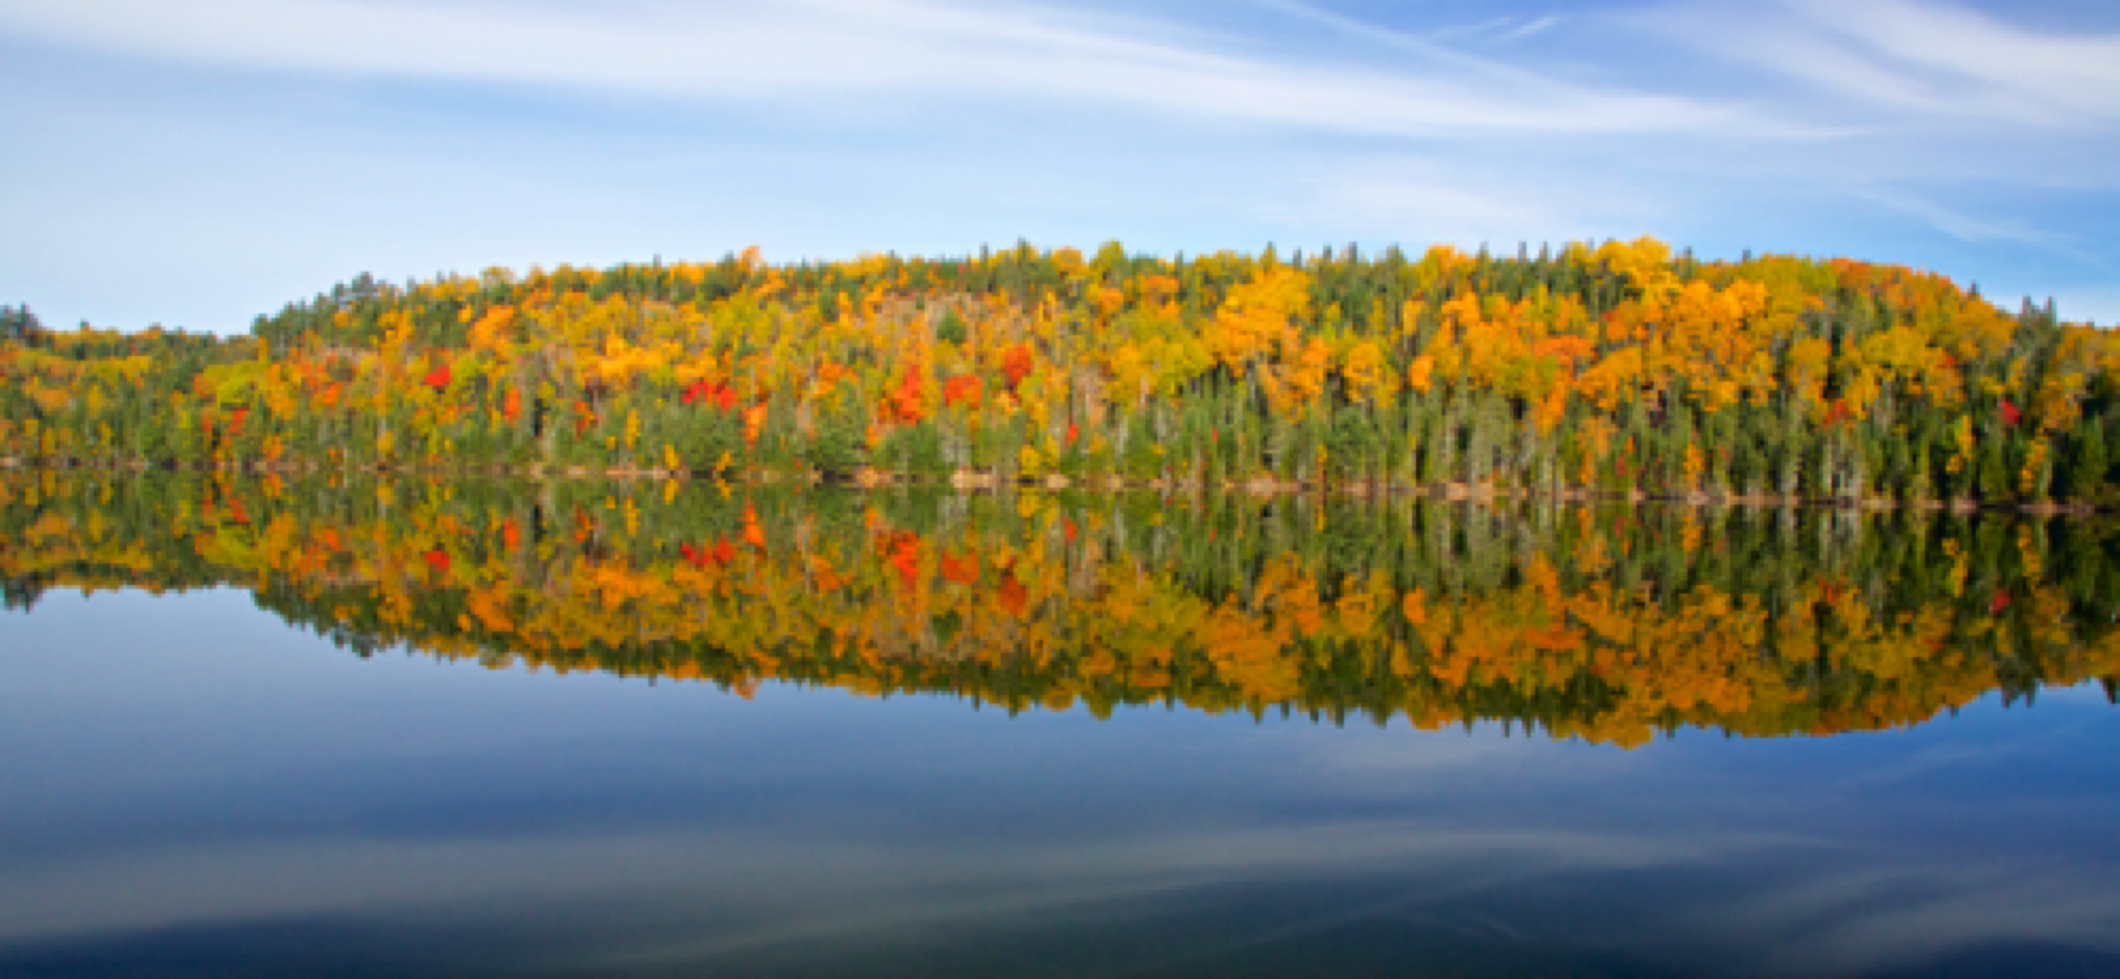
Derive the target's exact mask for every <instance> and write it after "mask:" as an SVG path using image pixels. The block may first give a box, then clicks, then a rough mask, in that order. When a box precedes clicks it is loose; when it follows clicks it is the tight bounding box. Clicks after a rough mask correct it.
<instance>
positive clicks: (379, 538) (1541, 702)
mask: <svg viewBox="0 0 2120 979" xmlns="http://www.w3.org/2000/svg"><path fill="white" fill-rule="evenodd" d="M2116 548H2120V540H2116V539H2115V536H2114V533H2113V528H2111V527H2108V526H2106V523H2105V522H2104V521H2097V520H2067V519H2048V518H2040V517H2031V516H2019V515H2015V514H1998V513H1992V512H1990V513H1949V512H1941V513H1939V512H1933V511H1926V510H1920V509H1899V510H1895V511H1891V512H1874V511H1863V510H1857V509H1852V508H1826V507H1814V508H1802V509H1797V508H1745V507H1685V506H1635V505H1628V504H1614V505H1601V506H1589V505H1578V506H1559V505H1554V504H1551V503H1546V502H1535V501H1495V502H1491V503H1480V502H1475V501H1459V502H1442V501H1432V500H1424V499H1418V498H1409V497H1385V498H1377V497H1371V498H1354V497H1347V496H1325V495H1315V494H1297V495H1288V496H1277V497H1273V498H1263V499H1262V498H1257V497H1252V496H1248V495H1245V494H1213V495H1205V496H1192V495H1176V496H1167V495H1162V494H1156V493H1148V492H1121V493H1090V492H1083V491H1074V490H1070V491H1065V492H1058V493H1054V492H1047V491H1043V490H1036V489H1026V490H1023V491H1021V492H1017V493H1011V494H962V493H954V492H951V491H948V490H946V489H941V488H922V487H898V488H886V489H880V490H875V491H872V492H868V493H856V492H852V491H848V490H842V489H836V488H830V487H826V488H822V489H814V490H812V489H803V488H800V487H756V488H752V489H749V490H746V489H743V488H740V487H734V486H729V485H721V486H717V485H714V484H713V483H710V482H706V481H678V480H664V481H660V482H655V481H648V480H542V481H536V482H524V481H520V480H493V479H488V480H463V479H440V478H418V479H403V478H397V479H390V478H375V477H369V476H354V477H347V476H344V475H340V474H330V475H319V476H303V475H293V476H281V475H277V474H274V475H267V476H264V477H256V476H249V475H242V474H234V473H214V472H208V473H199V472H181V473H129V472H112V471H98V470H74V471H67V472H54V471H45V472H41V473H32V472H26V471H19V470H18V471H15V472H0V590H4V593H5V599H6V602H7V605H8V606H9V607H11V608H15V609H26V608H28V607H30V606H32V605H34V604H35V603H37V602H38V601H39V600H40V598H41V597H42V596H43V594H44V593H45V592H46V591H47V590H50V589H83V590H86V591H88V592H90V593H93V592H95V591H97V590H108V589H147V590H150V591H153V592H156V593H162V592H169V591H185V590H191V589H199V588H208V587H229V586H232V587H237V588H242V589H246V590H248V591H249V592H251V594H252V596H253V597H254V599H255V601H256V602H257V603H258V605H259V606H260V607H262V608H264V609H267V610H269V611H271V612H274V613H276V614H277V615H279V616H281V617H282V618H284V619H286V620H287V621H289V622H291V623H293V624H296V625H298V626H300V627H303V628H306V629H310V630H314V631H315V632H317V633H318V634H321V635H324V636H327V637H329V638H330V639H332V640H333V641H335V642H336V643H338V644H339V645H340V646H341V647H343V648H346V649H349V650H351V651H353V652H354V653H358V654H359V655H362V656H370V655H378V654H382V653H384V652H386V651H389V650H393V649H405V650H409V651H412V652H416V653H419V654H422V655H430V656H435V657H442V658H447V659H452V660H463V661H468V662H473V663H478V664H483V665H485V666H487V667H491V668H523V667H528V668H530V669H532V670H549V671H557V672H561V673H565V672H570V671H601V672H607V673H616V674H621V675H626V676H632V677H645V678H652V679H655V680H658V681H662V682H676V681H700V682H708V683H713V684H716V685H719V686H720V687H722V688H724V689H727V690H731V691H734V692H736V693H740V694H744V695H746V696H748V695H749V694H750V693H751V692H752V691H753V690H755V689H756V688H757V687H758V686H759V685H760V684H762V683H766V682H774V681H780V682H789V683H795V684H800V685H813V686H820V687H828V688H836V689H841V690H845V691H849V692H852V693H855V694H857V695H861V696H891V695H898V694H933V695H942V696H949V697H959V698H966V699H968V700H970V701H972V702H973V703H975V704H986V705H992V706H997V707H999V708H1001V709H1005V710H1007V711H1010V712H1015V711H1022V710H1061V709H1067V708H1070V707H1076V706H1084V707H1087V708H1088V709H1089V710H1091V711H1093V712H1095V713H1097V714H1098V715H1100V716H1102V715H1106V714H1109V713H1110V712H1112V711H1114V710H1118V709H1124V708H1126V707H1128V706H1129V705H1167V706H1172V707H1177V706H1182V707H1184V708H1186V709H1188V710H1194V711H1201V712H1206V713H1211V714H1238V715H1251V716H1264V715H1265V714H1266V713H1268V712H1275V713H1277V714H1288V713H1296V714H1303V715H1308V716H1309V717H1311V718H1315V719H1317V720H1319V721H1321V722H1332V723H1384V722H1386V721H1388V720H1390V719H1392V718H1403V719H1405V720H1409V721H1411V722H1412V723H1413V724H1415V725H1417V726H1419V727H1422V728H1433V727H1437V726H1442V725H1453V724H1472V723H1476V722H1491V721H1500V722H1502V723H1503V724H1505V725H1508V726H1509V727H1510V728H1511V729H1512V730H1520V731H1522V732H1524V733H1528V734H1533V735H1535V736H1541V737H1573V738H1582V739H1587V740H1590V741H1595V742H1601V743H1609V744H1616V745H1622V746H1634V745H1639V744H1643V743H1645V742H1647V741H1649V740H1652V739H1654V738H1656V737H1658V736H1659V735H1661V734H1665V733H1671V732H1676V731H1679V730H1682V729H1687V728H1706V729H1710V730H1719V731H1723V732H1727V733H1730V734H1733V735H1739V736H1746V737H1770V736H1790V735H1823V734H1831V733H1837V732H1848V731H1863V730H1876V729H1883V728H1891V727H1898V726H1904V725H1910V724H1917V723H1920V722H1923V721H1926V720H1929V719H1931V718H1934V717H1936V716H1938V715H1939V714H1941V713H1943V712H1946V711H1953V710H1956V709H1958V708H1960V707H1963V706H1966V705H1969V704H1971V703H1973V702H1974V701H1975V700H1977V699H1979V698H1981V697H1983V696H1984V695H1987V694H1989V693H1992V692H1995V691H2001V692H2002V694H2003V695H2004V697H2005V698H2007V699H2028V698H2032V697H2035V696H2037V694H2038V692H2039V690H2040V689H2041V688H2042V687H2045V686H2048V685H2070V684H2076V683H2082V682H2085V681H2096V682H2102V683H2103V684H2104V689H2105V692H2106V695H2107V696H2108V697H2110V696H2112V695H2114V693H2115V691H2116V687H2115V684H2116V682H2120V627H2116V625H2115V617H2114V611H2113V610H2114V608H2115V606H2116V603H2120V570H2116V569H2120V561H2116V560H2115V557H2116V555H2115V549H2116ZM290 655H292V654H290Z"/></svg>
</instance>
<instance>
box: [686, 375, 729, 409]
mask: <svg viewBox="0 0 2120 979" xmlns="http://www.w3.org/2000/svg"><path fill="white" fill-rule="evenodd" d="M677 400H678V401H679V402H681V403H683V404H688V405H701V406H705V405H713V406H714V407H716V408H719V409H721V410H723V411H735V410H736V389H735V388H733V387H730V386H729V385H726V384H709V383H707V382H706V381H699V382H697V383H695V384H693V385H692V386H690V387H687V388H685V390H684V393H683V394H681V395H679V396H678V399H677Z"/></svg>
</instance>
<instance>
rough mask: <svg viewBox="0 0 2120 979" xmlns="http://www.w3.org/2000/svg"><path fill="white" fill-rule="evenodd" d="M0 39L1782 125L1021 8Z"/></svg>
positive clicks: (1448, 124)
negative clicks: (1279, 51) (1357, 63)
mask: <svg viewBox="0 0 2120 979" xmlns="http://www.w3.org/2000/svg"><path fill="white" fill-rule="evenodd" d="M0 33H7V34H14V35H17V36H28V37H34V38H40V39H43V40H46V41H56V42H61V43H66V44H73V45H82V46H87V47H92V48H99V49H105V50H111V51H117V52H123V53H128V54H135V55H149V56H154V57H160V58H169V59H178V60H183V61H190V62H201V63H207V64H213V65H222V66H232V67H237V68H248V69H261V70H269V71H282V72H299V73H305V74H327V75H345V76H359V77H380V78H409V79H423V80H433V79H446V80H458V81H465V82H483V83H499V84H526V85H537V86H549V87H560V88H584V89H592V90H608V91H621V92H632V93H640V94H646V95H653V96H666V97H675V98H704V99H714V100H724V101H731V102H753V103H755V102H770V103H782V104H787V103H796V102H799V101H801V100H804V99H810V98H815V97H818V96H821V95H830V94H852V95H858V96H859V97H862V98H865V99H874V98H887V97H891V96H900V97H933V96H936V95H949V96H953V97H957V98H964V97H969V96H1002V97H1009V98H1030V99H1042V100H1061V101H1068V100H1093V101H1096V102H1100V103H1106V104H1112V105H1119V106H1125V107H1134V108H1140V109H1146V110H1151V111H1159V112H1166V113H1174V114H1179V115H1183V116H1192V117H1202V118H1207V119H1213V120H1235V121H1239V122H1254V123H1266V124H1274V125H1282V126H1295V127H1301V128H1308V129H1319V130H1328V131H1340V132H1346V133H1355V134H1372V135H1398V136H1418V135H1436V134H1446V133H1468V132H1469V133H1477V132H1523V133H1557V134H1565V133H1609V132H1672V131H1690V132H1702V131H1724V132H1729V133H1744V134H1752V133H1758V132H1761V131H1765V130H1773V129H1776V128H1781V127H1780V126H1779V125H1778V124H1775V123H1773V122H1772V121H1770V120H1766V119H1762V118H1759V117H1757V116H1756V115H1755V114H1751V113H1748V112H1744V111H1740V110H1737V109H1734V108H1730V107H1727V106H1721V105H1717V104H1714V103H1712V102H1710V101H1706V100H1702V99H1697V98H1692V97H1688V96H1684V95H1675V94H1658V93H1654V92H1646V91H1630V90H1624V89H1618V88H1600V87H1592V86H1586V85H1580V84H1566V83H1562V82H1559V81H1556V80H1552V79H1546V78H1541V77H1538V76H1536V75H1534V74H1532V73H1529V72H1525V71H1522V70H1520V69H1514V68H1508V67H1507V66H1502V65H1490V66H1489V67H1490V68H1491V70H1486V71H1481V72H1478V73H1475V74H1473V75H1471V76H1469V77H1468V76H1467V75H1466V74H1465V72H1464V71H1463V69H1465V68H1466V67H1467V66H1468V65H1470V64H1475V63H1478V61H1477V59H1473V58H1470V57H1468V56H1465V55H1462V54H1458V53H1455V52H1452V51H1450V50H1449V49H1447V48H1445V47H1444V46H1442V45H1440V44H1427V45H1425V47H1424V48H1423V50H1422V51H1421V52H1419V53H1421V54H1422V55H1423V57H1421V58H1419V59H1415V60H1414V61H1412V62H1410V63H1407V62H1402V63H1400V64H1398V65H1397V66H1395V67H1394V68H1392V69H1390V70H1384V69H1379V68H1376V67H1369V68H1350V67H1345V66H1343V65H1341V64H1338V63H1335V62H1329V61H1315V60H1312V61H1306V60H1302V59H1298V58H1292V57H1288V56H1285V55H1274V54H1269V53H1264V52H1262V51H1261V49H1260V47H1259V45H1257V44H1255V43H1251V42H1249V41H1246V40H1242V39H1238V38H1234V37H1228V36H1220V35H1217V34H1215V33H1213V32H1208V31H1202V30H1199V29H1196V28H1187V27H1185V26H1183V25H1179V24H1175V23H1171V22H1166V21H1157V20H1152V19H1147V18H1141V17H1133V16H1121V15H1114V14H1110V13H1108V12H1107V13H1098V12H1091V11H1083V10H1072V11H1071V10H1064V9H1060V8H1053V7H1044V6H1033V5H1027V4H1018V3H985V4H971V3H958V2H947V0H800V2H789V3H774V4H751V3H743V4H732V3H716V4H699V5H695V4H633V5H627V6H618V7H612V6H610V5H603V4H599V5H584V6H580V7H561V6H555V5H549V4H530V3H464V2H458V3H422V4H414V3H404V2H392V0H226V2H222V3H216V4H213V5H211V6H210V7H199V6H183V5H171V4H166V3H160V2H154V0H70V2H52V0H0Z"/></svg>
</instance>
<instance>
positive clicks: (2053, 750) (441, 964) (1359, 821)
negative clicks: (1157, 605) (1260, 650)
mask: <svg viewBox="0 0 2120 979" xmlns="http://www.w3.org/2000/svg"><path fill="white" fill-rule="evenodd" d="M2116 719H2120V712H2115V711H2114V710H2113V709H2112V708H2111V707H2109V706H2108V705H2107V704H2106V701H2105V696H2104V693H2103V692H2102V691H2100V690H2097V689H2096V688H2095V687H2091V686H2085V687H2081V688H2076V689H2072V690H2053V691H2047V692H2045V693H2042V694H2041V695H2040V697H2039V700H2038V702H2037V704H2036V706H2034V707H2032V708H2030V709H2027V708H2026V707H2025V706H2024V705H2023V704H2021V703H2020V704H2018V705H2016V706H2014V707H2011V708H2008V709H2005V708H2004V707H2003V706H2002V705H2001V704H2000V702H1999V699H1998V698H1995V697H1990V698H1988V699H1986V700H1983V701H1981V702H1980V703H1979V704H1977V705H1975V706H1974V707H1973V708H1971V709H1968V710H1966V711H1963V712H1962V713H1961V715H1960V716H1958V717H1956V718H1945V719H1940V720H1938V721H1937V722H1935V723H1931V724H1927V725H1923V726H1921V727H1919V728H1916V729H1913V730H1910V731H1904V732H1888V733H1880V734H1858V735H1843V736H1837V737H1832V738H1826V739H1785V740H1753V741H1744V740H1726V739H1725V738H1723V737H1722V736H1721V735H1720V734H1715V733H1711V732H1698V731H1694V732H1688V733H1682V734H1680V735H1678V736H1676V737H1674V738H1671V739H1668V740H1660V741H1658V742H1656V743H1654V744H1652V745H1649V746H1647V747H1644V748H1642V749H1639V750H1636V751H1631V752H1629V751H1621V750H1618V749H1615V748H1610V747H1602V746H1591V745H1585V744H1574V743H1561V742H1554V741H1550V740H1547V739H1545V738H1544V736H1537V737H1532V738H1528V739H1527V738H1525V737H1522V736H1521V735H1520V734H1519V735H1518V736H1516V737H1505V736H1504V734H1503V731H1502V730H1501V728H1500V726H1499V725H1482V726H1479V727H1477V728H1475V729H1474V730H1473V731H1472V732H1470V733H1469V734H1468V733H1466V732H1464V731H1461V730H1455V731H1448V732H1440V733H1436V732H1417V731H1413V730H1410V729H1408V728H1407V727H1406V726H1405V725H1404V724H1403V722H1400V723H1396V724H1394V725H1393V726H1392V727H1390V728H1388V729H1382V730H1380V729H1377V728H1375V727H1374V726H1371V725H1368V724H1366V723H1358V724H1351V725H1350V726H1348V727H1346V728H1335V727H1332V726H1329V725H1317V724H1313V723H1312V722H1310V721H1309V720H1307V719H1301V718H1298V719H1295V720H1287V721H1283V720H1279V719H1274V718H1269V720H1268V721H1267V722H1266V723H1263V724H1254V723H1253V722H1252V721H1251V720H1250V719H1249V718H1248V717H1242V716H1238V717H1209V716H1204V715H1200V714H1197V713H1193V712H1189V711H1185V710H1178V711H1166V710H1164V709H1162V708H1137V709H1130V710H1122V711H1120V712H1119V713H1118V714H1117V715H1116V716H1115V717H1114V718H1113V719H1112V720H1110V721H1107V722H1101V723H1100V722H1098V721H1096V720H1095V719H1094V718H1093V717H1091V716H1090V715H1089V714H1088V713H1087V712H1086V711H1083V710H1076V711H1073V712H1069V713H1065V714H1058V715H1055V714H1050V713H1044V712H1037V713H1029V714H1024V715H1021V716H1018V717H1015V718H1008V717H1007V716H1006V715H1005V714H1002V713H999V712H996V711H994V710H993V709H991V708H989V709H987V710H985V711H978V710H974V709H973V708H972V707H971V706H970V704H969V703H967V702H965V701H960V700H953V699H947V698H942V697H927V696H918V697H897V698H892V699H889V700H884V701H872V700H863V699H858V698H855V697H853V696H850V695H848V694H847V693H845V692H843V691H839V690H804V689H796V688H793V687H789V686H785V685H769V686H768V687H766V688H765V689H763V690H761V691H760V692H759V694H758V695H757V698H756V699H755V700H753V701H745V700H742V699H739V698H737V697H735V696H732V695H729V694H725V693H722V692H720V691H718V690H716V689H714V688H712V687H710V686H705V685H700V684H676V685H673V684H669V683H663V684H660V685H654V686H651V685H650V684H648V683H647V682H645V681H642V680H627V679H620V678H616V677H611V676H607V675H573V676H566V677H555V676H553V675H551V674H527V673H523V672H520V671H512V670H511V671H498V672H495V671H488V670H484V669H480V668H478V667H476V666H473V665H470V664H464V663H457V664H445V663H437V662H434V661H431V660H428V659H424V658H408V657H405V656H402V655H400V654H397V653H386V654H383V655H381V656H378V657H377V658H376V659H373V660H368V661H363V660H361V659H358V658H356V657H355V656H353V655H352V654H351V653H348V652H345V651H342V650H339V649H336V648H333V647H332V646H331V645H330V644H328V643H326V642H323V641H321V640H318V639H316V638H314V637H311V636H306V635H302V634H299V633H296V632H293V631H290V630H288V629H287V628H286V627H285V626H283V625H281V624H280V623H279V622H278V621H277V620H276V619H274V618H273V617H271V616H270V615H267V614H264V613H261V612H259V611H257V610H256V609H255V608H254V607H253V606H252V604H251V602H250V599H249V597H248V595H247V594H245V593H243V592H239V591H216V592H209V593H195V594H192V595H187V596H181V597H166V598H161V599H156V598H150V597H147V596H144V595H139V594H116V595H112V594H101V595H97V596H94V597H93V598H90V599H87V600H83V599H81V598H79V597H76V596H73V595H68V594H53V595H51V596H49V597H47V599H46V600H45V602H44V603H42V604H41V605H39V606H38V608H37V610H36V611H35V612H34V613H32V614H30V615H26V616H25V615H9V616H6V617H4V618H0V744H4V745H6V750H5V751H4V752H0V785H5V786H6V787H7V788H6V790H5V791H4V792H0V826H4V827H5V830H4V832H0V972H14V971H20V972H25V973H33V974H34V973H53V974H68V973H76V974H87V973H97V974H108V973H111V972H116V973H119V974H124V973H126V972H128V971H132V972H147V971H150V969H154V970H160V971H157V972H156V974H185V973H187V972H190V973H196V974H221V973H225V972H228V971H231V970H236V969H242V968H249V969H261V970H264V971H286V972H309V973H315V972H319V971H323V970H326V969H335V970H339V971H341V972H351V973H356V974H358V973H377V974H384V973H387V974H419V973H453V972H461V971H483V970H497V971H502V972H519V971H539V972H556V973H562V974H565V973H586V974H600V975H601V974H624V973H642V974H654V973H659V972H668V973H682V974H689V973H695V972H698V971H701V970H703V969H706V970H712V971H719V972H727V973H731V974H754V973H761V972H772V973H803V972H818V973H845V972H849V971H859V972H861V973H862V974H867V975H875V974H894V973H896V974H941V973H951V972H959V973H966V974H994V973H1008V974H1053V975H1080V974H1117V975H1130V974H1195V973H1196V974H1215V975H1228V974H1232V973H1235V974H1243V973H1246V972H1258V973H1285V972H1290V971H1302V972H1313V971H1325V970H1339V971H1343V972H1351V973H1354V974H1419V973H1421V972H1447V973H1455V974H1465V973H1471V974H1492V973H1517V972H1524V971H1534V972H1535V971H1548V972H1555V971H1558V972H1565V973H1567V974H1587V975H1594V974H1615V975H1618V974H1630V975H1631V974H1643V973H1652V974H1653V973H1657V972H1668V973H1672V974H1697V973H1701V972H1718V973H1726V974H1738V975H1748V974H1758V975H1779V974H1901V973H1905V974H1934V973H1937V972H1940V971H1943V970H1945V969H1946V968H1957V969H1960V970H1970V971H1974V972H1987V971H2009V972H2022V973H2041V972H2044V973H2049V974H2052V973H2060V974H2070V973H2072V972H2082V973H2084V974H2106V973H2109V972H2110V971H2111V970H2113V969H2114V968H2116V967H2120V937H2115V936H2120V883H2116V882H2120V843H2116V842H2115V840H2114V837H2113V835H2112V833H2111V827H2112V825H2113V824H2114V819H2115V817H2116V816H2120V778H2116V777H2115V776H2116V774H2120V772H2116V768H2120V761H2116V759H2120V752H2116V751H2115V748H2116V747H2120V725H2116Z"/></svg>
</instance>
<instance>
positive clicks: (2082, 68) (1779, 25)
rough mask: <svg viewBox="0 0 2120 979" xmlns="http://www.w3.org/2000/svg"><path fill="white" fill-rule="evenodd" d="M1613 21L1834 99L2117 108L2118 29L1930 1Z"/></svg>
mask: <svg viewBox="0 0 2120 979" xmlns="http://www.w3.org/2000/svg"><path fill="white" fill-rule="evenodd" d="M1624 20H1625V21H1626V22H1627V23H1629V24H1630V25H1632V26H1634V27H1636V28H1638V29H1641V30H1643V31H1646V32H1649V33H1653V34H1661V35H1663V36H1666V37H1670V38H1674V39H1677V40H1679V41H1681V42H1683V43H1685V44H1687V45H1689V46H1692V47H1694V48H1697V49H1699V50H1702V51H1705V52H1708V53H1710V54H1712V55H1714V56H1715V57H1717V58H1720V59H1725V60H1728V61H1731V62H1736V63H1744V64H1750V65H1752V66H1754V67H1756V68H1761V69H1765V70H1767V71H1770V72H1773V73H1777V74H1782V75H1786V76H1788V77H1791V78H1795V79H1799V80H1802V81H1804V82H1807V83H1810V84H1811V85H1813V86H1815V87H1817V88H1818V89H1820V90H1822V91H1824V92H1826V93H1829V94H1831V95H1834V96H1837V97H1839V98H1840V99H1842V100H1844V103H1845V104H1844V105H1843V106H1842V107H1843V108H1845V107H1848V106H1857V105H1861V106H1868V107H1870V108H1873V109H1885V110H1893V111H1897V112H1912V113H1916V114H1919V115H1930V116H1948V117H1957V118H1967V117H1980V118H1986V119H1989V120H1992V121H1995V122H2003V123H2011V124H2032V125H2046V126H2069V127H2098V126H2105V125H2109V124H2110V123H2111V122H2112V121H2114V120H2116V119H2120V35H2113V34H2108V35H2057V34H2043V33H2039V32H2036V31H2033V30H2030V29H2027V28H2023V27H2019V26H2016V25H2013V24H2009V23H2005V22H2003V21H2001V20H1998V19H1996V18H1994V17H1992V16H1989V15H1988V14H1985V13H1982V12H1980V11H1977V10H1974V9H1971V8H1969V7H1965V6H1961V5H1959V4H1956V3H1948V2H1931V0H1864V2H1859V3H1850V2H1846V0H1779V2H1777V3H1768V4H1750V5H1744V6H1735V5H1727V4H1717V5H1712V6H1699V5H1689V6H1684V7H1667V8H1658V9H1654V10H1652V11H1646V12H1641V13H1637V14H1635V15H1631V16H1628V17H1626V18H1624ZM1826 108H1833V107H1831V106H1828V107H1826Z"/></svg>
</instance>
